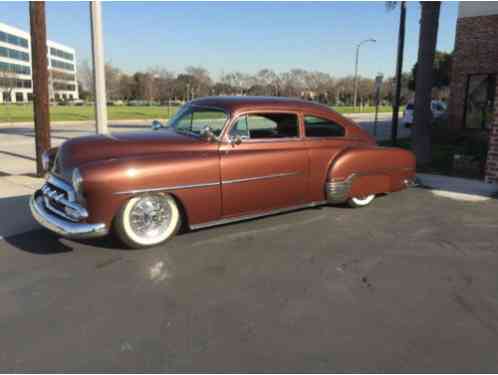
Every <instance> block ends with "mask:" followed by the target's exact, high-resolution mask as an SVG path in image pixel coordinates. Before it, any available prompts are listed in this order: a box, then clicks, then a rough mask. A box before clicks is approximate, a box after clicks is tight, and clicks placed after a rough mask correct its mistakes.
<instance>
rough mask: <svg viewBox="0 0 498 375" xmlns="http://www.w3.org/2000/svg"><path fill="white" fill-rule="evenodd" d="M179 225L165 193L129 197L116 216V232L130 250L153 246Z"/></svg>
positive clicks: (172, 201)
mask: <svg viewBox="0 0 498 375" xmlns="http://www.w3.org/2000/svg"><path fill="white" fill-rule="evenodd" d="M180 224H181V216H180V211H179V209H178V206H177V204H176V201H175V199H174V198H173V197H172V196H171V195H168V194H153V195H152V194H150V195H144V196H139V197H134V198H131V199H130V200H129V201H128V202H127V203H126V204H125V205H124V207H123V208H122V209H121V211H120V212H119V214H118V216H117V217H116V232H117V235H118V236H119V238H120V239H121V240H122V241H123V242H124V243H126V244H127V245H129V246H130V247H134V248H140V247H146V246H154V245H157V244H159V243H161V242H163V241H166V240H167V239H168V238H170V237H171V236H173V235H174V234H175V233H176V232H177V231H178V229H179V228H180Z"/></svg>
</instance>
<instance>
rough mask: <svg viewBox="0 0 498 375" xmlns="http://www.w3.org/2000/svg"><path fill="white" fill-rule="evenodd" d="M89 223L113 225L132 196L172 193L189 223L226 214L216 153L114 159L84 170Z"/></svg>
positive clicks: (90, 165)
mask: <svg viewBox="0 0 498 375" xmlns="http://www.w3.org/2000/svg"><path fill="white" fill-rule="evenodd" d="M80 172H81V174H82V177H83V181H84V182H83V183H84V185H83V189H84V195H85V201H86V205H87V210H88V212H89V215H90V216H89V220H88V221H89V222H105V223H106V224H110V223H111V222H112V219H113V218H114V216H115V215H116V213H117V212H118V210H119V209H120V208H121V207H122V206H123V204H124V203H125V202H126V201H127V200H128V199H130V198H131V197H132V196H135V195H137V194H146V193H148V192H154V193H165V192H167V193H170V194H172V195H174V196H175V197H176V198H177V199H178V200H180V201H181V204H182V206H183V207H184V208H185V211H186V214H187V216H188V219H189V222H190V223H196V222H202V221H209V220H211V219H212V218H213V217H215V218H218V216H219V215H220V213H221V200H220V198H221V192H220V186H219V181H220V172H219V157H218V153H217V152H209V151H208V152H206V151H203V152H202V153H196V152H192V153H188V154H185V155H171V154H169V155H168V154H165V155H152V156H144V157H140V158H121V159H109V160H104V161H97V162H91V163H88V164H86V165H84V166H82V167H80Z"/></svg>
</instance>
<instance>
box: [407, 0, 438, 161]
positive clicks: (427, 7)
mask: <svg viewBox="0 0 498 375" xmlns="http://www.w3.org/2000/svg"><path fill="white" fill-rule="evenodd" d="M440 6H441V3H440V2H439V1H428V2H421V17H420V36H419V46H418V59H417V61H418V65H417V80H416V81H415V86H416V90H415V111H414V123H415V126H414V127H413V148H414V151H415V155H416V157H417V164H418V165H420V166H424V165H427V164H429V163H430V161H431V128H430V126H431V122H432V112H431V92H432V85H433V82H434V80H433V75H434V71H433V66H434V55H435V53H436V42H437V32H438V26H439V9H440Z"/></svg>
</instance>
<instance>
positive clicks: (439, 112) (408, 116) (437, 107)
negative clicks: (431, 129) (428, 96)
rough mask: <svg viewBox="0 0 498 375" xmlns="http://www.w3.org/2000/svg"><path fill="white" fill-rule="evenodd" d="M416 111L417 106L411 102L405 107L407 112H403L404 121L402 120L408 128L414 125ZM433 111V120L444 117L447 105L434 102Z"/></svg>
mask: <svg viewBox="0 0 498 375" xmlns="http://www.w3.org/2000/svg"><path fill="white" fill-rule="evenodd" d="M414 110H415V104H414V103H413V102H409V103H408V104H407V105H406V107H405V110H404V112H403V119H402V120H401V121H402V123H403V124H404V125H405V126H406V127H410V126H412V125H413V112H414ZM431 111H432V118H433V119H437V118H439V117H441V116H443V115H444V114H445V113H446V103H445V102H443V101H441V100H432V101H431Z"/></svg>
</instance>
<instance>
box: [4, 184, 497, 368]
mask: <svg viewBox="0 0 498 375" xmlns="http://www.w3.org/2000/svg"><path fill="white" fill-rule="evenodd" d="M497 229H498V201H497V200H496V199H495V200H489V201H486V202H477V203H476V202H473V203H469V202H460V201H455V200H451V199H447V198H443V197H436V196H434V195H433V194H432V193H431V192H430V191H429V190H426V189H421V188H416V189H410V190H407V191H404V192H400V193H394V194H391V195H388V196H385V197H380V198H379V199H377V200H376V201H375V202H374V204H373V205H372V206H370V207H368V208H364V209H357V210H353V209H349V208H343V207H323V208H317V209H308V210H302V211H297V212H293V213H288V214H283V215H277V216H272V217H268V218H264V219H258V220H253V221H248V222H243V223H238V224H231V225H225V226H221V227H216V228H211V229H205V230H200V231H196V232H190V233H186V234H183V235H180V236H178V237H176V238H175V239H173V240H172V241H170V242H169V243H167V244H166V245H164V246H161V247H159V248H154V249H150V250H145V251H144V250H140V251H125V250H121V249H119V248H118V247H117V246H116V244H114V243H113V242H112V241H109V240H100V241H97V242H95V241H94V242H85V243H77V242H73V241H69V240H65V239H59V238H57V237H55V236H53V235H51V234H50V233H48V232H46V231H43V230H37V231H32V232H29V233H25V234H21V235H17V236H14V237H9V238H6V239H5V240H4V241H0V306H1V309H0V332H1V335H0V369H1V370H11V371H15V370H32V371H33V370H52V371H55V370H66V371H78V370H80V371H106V370H118V371H119V370H127V369H132V370H133V369H135V370H139V371H147V370H150V371H175V370H176V371H221V372H224V371H244V372H252V371H265V372H268V371H270V372H281V371H285V372H301V371H307V372H335V371H348V372H358V371H368V372H377V371H382V372H398V371H399V372H440V371H444V372H496V371H498V356H497V349H496V348H497V347H498V272H497V271H498V230H497Z"/></svg>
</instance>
